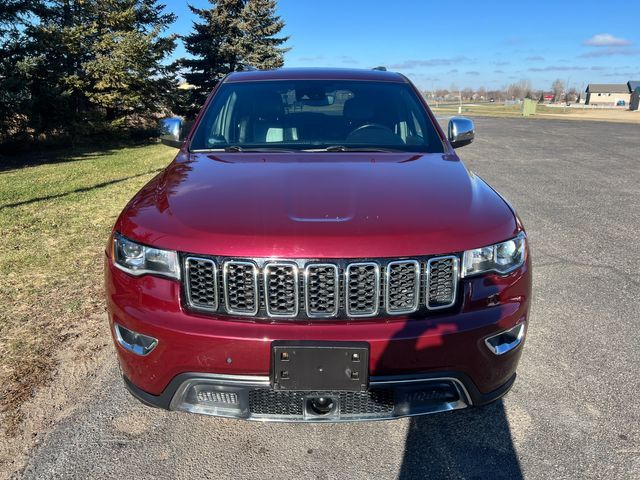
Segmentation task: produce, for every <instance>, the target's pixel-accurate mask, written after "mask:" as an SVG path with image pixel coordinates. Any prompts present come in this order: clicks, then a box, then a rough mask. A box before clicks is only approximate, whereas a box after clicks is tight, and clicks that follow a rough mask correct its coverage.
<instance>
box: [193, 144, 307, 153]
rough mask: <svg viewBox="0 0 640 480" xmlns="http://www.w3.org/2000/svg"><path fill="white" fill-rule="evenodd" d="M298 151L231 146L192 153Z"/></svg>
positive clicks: (204, 149)
mask: <svg viewBox="0 0 640 480" xmlns="http://www.w3.org/2000/svg"><path fill="white" fill-rule="evenodd" d="M296 151H297V150H291V149H288V148H272V147H261V148H246V147H241V146H240V145H229V146H227V147H223V148H203V149H198V150H192V152H194V153H207V152H227V153H236V152H245V153H252V152H264V153H268V152H286V153H290V152H296Z"/></svg>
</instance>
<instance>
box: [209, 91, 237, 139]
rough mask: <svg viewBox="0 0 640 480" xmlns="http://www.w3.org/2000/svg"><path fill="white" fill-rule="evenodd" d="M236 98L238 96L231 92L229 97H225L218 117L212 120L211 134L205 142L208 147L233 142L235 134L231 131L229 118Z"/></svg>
mask: <svg viewBox="0 0 640 480" xmlns="http://www.w3.org/2000/svg"><path fill="white" fill-rule="evenodd" d="M237 98H238V95H237V94H236V92H232V93H231V95H229V96H228V97H227V99H226V101H225V102H224V104H223V105H222V108H220V111H219V112H218V115H217V116H216V117H215V119H214V120H213V125H212V126H211V133H210V135H209V139H208V141H207V143H208V145H209V146H210V147H213V146H215V145H216V144H219V143H228V142H229V141H233V140H235V138H234V137H236V132H235V131H232V122H231V117H232V114H233V109H234V106H235V104H236V101H237Z"/></svg>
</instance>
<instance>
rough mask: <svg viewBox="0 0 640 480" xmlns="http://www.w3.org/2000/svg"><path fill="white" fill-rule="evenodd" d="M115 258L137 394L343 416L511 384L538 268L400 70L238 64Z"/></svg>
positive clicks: (451, 133)
mask: <svg viewBox="0 0 640 480" xmlns="http://www.w3.org/2000/svg"><path fill="white" fill-rule="evenodd" d="M163 125H164V128H165V134H166V135H165V137H164V138H165V140H166V141H173V142H174V143H175V142H176V141H178V142H179V144H180V145H181V146H180V151H179V153H178V154H177V156H176V158H175V160H174V161H173V162H172V163H171V164H170V165H169V166H168V167H167V168H166V169H165V170H164V171H163V172H161V173H160V174H159V175H158V176H157V177H155V178H154V179H153V180H152V181H151V182H150V183H149V184H147V185H146V186H145V187H143V188H142V190H141V191H140V192H138V193H137V194H136V195H135V197H134V198H133V199H132V200H131V201H130V203H129V204H128V205H127V206H126V208H125V209H124V211H123V212H122V214H121V215H120V217H119V218H118V220H117V222H116V224H115V227H114V229H113V233H112V235H111V238H110V241H109V246H108V248H107V250H106V261H105V265H106V279H105V280H106V291H107V299H108V311H109V321H110V325H111V331H112V333H113V338H114V342H115V346H116V350H117V354H118V359H119V363H120V366H121V369H122V374H123V377H124V381H125V384H126V386H127V388H128V389H129V391H130V392H131V393H132V394H133V395H134V396H135V397H137V398H138V399H140V400H141V401H143V402H144V403H146V404H149V405H152V406H156V407H162V408H165V409H170V410H182V411H189V412H196V413H203V414H209V415H217V416H226V417H235V418H243V419H252V420H280V421H345V420H372V419H387V418H395V417H402V416H408V415H419V414H426V413H434V412H441V411H446V410H454V409H459V408H465V407H470V406H477V405H483V404H486V403H488V402H491V401H493V400H496V399H498V398H500V397H501V396H502V395H504V394H505V393H506V392H507V391H508V390H509V388H510V387H511V386H512V384H513V382H514V380H515V370H516V365H517V363H518V360H519V358H520V354H521V351H522V345H523V341H524V337H525V333H526V329H527V322H528V317H529V304H530V299H531V265H530V258H529V255H528V249H527V241H526V234H525V231H524V229H523V227H522V225H521V223H520V221H519V219H518V216H517V215H516V213H515V212H514V211H513V209H512V208H511V207H510V206H509V204H508V203H507V202H506V201H505V200H504V199H503V198H502V197H501V196H500V195H499V194H498V193H496V192H495V191H494V190H493V189H492V188H491V187H490V186H489V185H487V184H486V183H485V182H484V181H483V180H482V179H481V178H479V177H478V176H477V175H474V174H473V173H472V172H470V171H469V170H467V169H466V168H465V166H464V165H463V164H462V162H461V161H460V159H459V158H458V156H457V155H456V153H455V152H454V149H455V148H457V147H460V146H463V145H465V144H468V143H470V142H471V141H472V140H473V137H474V127H473V123H472V122H471V121H470V120H468V119H464V118H453V119H451V120H450V122H449V127H448V134H447V135H445V133H444V132H443V131H442V130H441V128H440V127H439V126H438V123H437V121H436V119H435V117H434V116H433V114H432V113H431V111H430V110H429V108H428V106H427V104H426V103H425V101H424V99H423V98H422V96H421V95H420V94H419V92H418V91H417V90H416V88H415V87H414V86H413V85H412V84H411V83H410V82H409V81H408V80H407V78H405V77H404V76H402V75H400V74H397V73H392V72H387V71H382V70H380V69H374V70H370V71H364V70H338V69H281V70H273V71H245V72H237V73H232V74H230V75H228V76H226V77H225V78H224V79H223V80H222V81H220V82H219V83H218V85H217V86H216V88H215V90H214V91H213V92H212V93H211V95H210V96H209V98H208V100H207V102H206V104H205V105H204V107H203V108H202V111H201V113H200V115H199V117H198V118H197V119H196V121H195V123H194V124H193V127H192V128H191V129H189V131H188V134H187V135H186V137H185V138H184V139H183V138H182V130H184V131H185V132H186V128H185V127H184V125H183V124H182V123H181V121H180V120H179V119H170V120H167V121H165V122H164V123H163Z"/></svg>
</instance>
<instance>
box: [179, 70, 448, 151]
mask: <svg viewBox="0 0 640 480" xmlns="http://www.w3.org/2000/svg"><path fill="white" fill-rule="evenodd" d="M191 150H192V151H206V150H227V151H243V150H244V151H251V150H310V151H323V150H329V151H336V152H339V151H358V150H362V151H375V150H381V151H387V150H388V151H410V152H429V153H436V152H443V145H442V142H441V141H440V138H439V137H438V135H437V133H436V130H435V128H434V126H433V124H432V123H431V120H430V119H429V117H428V116H427V114H426V112H425V110H424V108H423V106H422V104H421V103H420V101H419V100H418V98H416V95H415V93H414V91H413V89H412V88H411V87H410V86H409V85H408V84H406V83H391V82H371V81H343V80H290V81H259V82H245V83H240V82H239V83H234V82H230V83H225V84H223V85H221V86H220V89H219V90H218V91H217V92H216V95H215V97H214V99H213V102H212V103H211V104H210V106H209V108H208V109H207V111H206V113H205V115H204V117H203V119H202V121H201V122H200V125H199V126H198V129H197V131H196V133H195V135H194V137H193V140H192V142H191Z"/></svg>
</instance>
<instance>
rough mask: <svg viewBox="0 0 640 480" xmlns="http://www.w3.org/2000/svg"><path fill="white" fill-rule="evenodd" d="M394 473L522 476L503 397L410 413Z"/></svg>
mask: <svg viewBox="0 0 640 480" xmlns="http://www.w3.org/2000/svg"><path fill="white" fill-rule="evenodd" d="M398 478H400V479H413V478H421V479H422V478H424V479H426V478H429V479H436V478H452V479H453V478H455V479H461V478H464V479H520V478H523V477H522V471H521V470H520V463H519V461H518V457H517V455H516V452H515V449H514V447H513V443H512V440H511V434H510V432H509V422H508V421H507V418H506V414H505V411H504V405H503V403H502V400H499V401H497V402H495V403H492V404H490V405H487V406H485V407H478V408H471V409H467V410H459V411H457V412H449V413H442V414H436V415H431V416H425V417H415V418H413V419H411V423H410V425H409V432H408V433H407V440H406V444H405V452H404V457H403V460H402V467H401V469H400V472H399V475H398Z"/></svg>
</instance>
